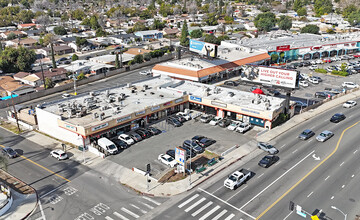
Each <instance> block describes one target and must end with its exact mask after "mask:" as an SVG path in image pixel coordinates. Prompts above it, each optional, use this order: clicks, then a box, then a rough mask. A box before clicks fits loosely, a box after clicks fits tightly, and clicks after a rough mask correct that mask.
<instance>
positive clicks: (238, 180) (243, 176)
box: [224, 169, 251, 190]
mask: <svg viewBox="0 0 360 220" xmlns="http://www.w3.org/2000/svg"><path fill="white" fill-rule="evenodd" d="M250 177H251V171H249V170H246V169H241V170H238V171H235V172H233V173H232V174H231V175H230V176H229V177H228V178H227V179H226V180H225V181H224V186H225V187H226V188H229V189H232V190H234V189H236V188H237V187H239V186H240V185H241V184H243V183H244V182H246V181H247V180H248V179H250Z"/></svg>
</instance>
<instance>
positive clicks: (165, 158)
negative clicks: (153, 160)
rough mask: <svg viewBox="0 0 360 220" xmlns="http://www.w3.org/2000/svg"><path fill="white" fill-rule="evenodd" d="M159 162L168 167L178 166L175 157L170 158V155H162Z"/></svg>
mask: <svg viewBox="0 0 360 220" xmlns="http://www.w3.org/2000/svg"><path fill="white" fill-rule="evenodd" d="M158 160H159V161H160V162H161V163H163V164H165V165H168V166H170V167H175V166H176V165H177V162H176V160H175V159H174V158H173V157H171V156H169V155H168V154H160V155H159V156H158Z"/></svg>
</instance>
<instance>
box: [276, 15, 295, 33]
mask: <svg viewBox="0 0 360 220" xmlns="http://www.w3.org/2000/svg"><path fill="white" fill-rule="evenodd" d="M278 25H279V28H280V29H281V30H289V29H290V28H291V27H292V20H291V18H290V17H289V16H285V15H281V16H280V19H279V21H278Z"/></svg>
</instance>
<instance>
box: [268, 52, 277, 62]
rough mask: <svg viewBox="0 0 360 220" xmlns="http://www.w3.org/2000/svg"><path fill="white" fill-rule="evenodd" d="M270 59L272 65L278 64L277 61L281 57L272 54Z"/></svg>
mask: <svg viewBox="0 0 360 220" xmlns="http://www.w3.org/2000/svg"><path fill="white" fill-rule="evenodd" d="M270 57H271V63H276V62H277V60H278V59H279V55H278V54H276V53H273V54H271V56H270Z"/></svg>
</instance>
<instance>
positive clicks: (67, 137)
mask: <svg viewBox="0 0 360 220" xmlns="http://www.w3.org/2000/svg"><path fill="white" fill-rule="evenodd" d="M36 115H37V120H38V124H39V131H41V132H43V133H45V134H48V135H50V136H52V137H55V138H57V139H59V140H62V141H66V142H69V143H72V144H74V145H77V146H78V145H82V144H83V141H82V138H81V136H80V135H78V134H76V133H74V132H71V131H68V130H66V129H64V128H61V127H59V126H58V123H57V120H58V119H61V116H59V115H56V114H53V113H51V112H47V111H45V110H42V109H40V108H36Z"/></svg>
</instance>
